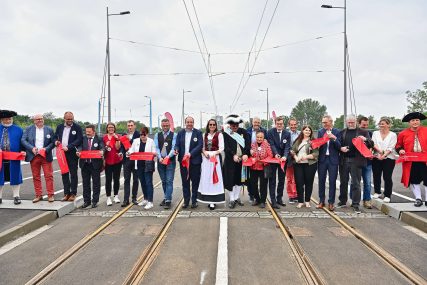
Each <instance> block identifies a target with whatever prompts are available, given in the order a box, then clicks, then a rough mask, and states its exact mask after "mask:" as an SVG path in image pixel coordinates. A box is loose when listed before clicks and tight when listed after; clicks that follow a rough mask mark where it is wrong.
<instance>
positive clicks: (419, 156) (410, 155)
mask: <svg viewBox="0 0 427 285" xmlns="http://www.w3.org/2000/svg"><path fill="white" fill-rule="evenodd" d="M408 161H411V162H425V163H427V152H407V153H405V154H404V155H401V156H399V158H398V159H397V160H396V164H398V163H402V162H408Z"/></svg>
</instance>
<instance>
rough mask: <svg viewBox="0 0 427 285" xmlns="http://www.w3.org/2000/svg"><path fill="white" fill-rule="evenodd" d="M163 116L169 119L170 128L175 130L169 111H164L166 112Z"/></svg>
mask: <svg viewBox="0 0 427 285" xmlns="http://www.w3.org/2000/svg"><path fill="white" fill-rule="evenodd" d="M165 117H166V118H167V119H168V120H169V123H170V130H171V131H172V132H173V131H174V130H175V125H174V123H173V117H172V115H171V113H169V112H166V113H165Z"/></svg>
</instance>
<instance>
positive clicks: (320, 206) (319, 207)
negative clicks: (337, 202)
mask: <svg viewBox="0 0 427 285" xmlns="http://www.w3.org/2000/svg"><path fill="white" fill-rule="evenodd" d="M323 207H325V203H319V204H317V206H316V209H323Z"/></svg>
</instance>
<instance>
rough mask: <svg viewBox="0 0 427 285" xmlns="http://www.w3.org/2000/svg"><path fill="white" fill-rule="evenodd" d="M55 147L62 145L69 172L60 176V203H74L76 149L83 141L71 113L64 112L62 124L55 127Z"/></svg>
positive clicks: (77, 161) (81, 132)
mask: <svg viewBox="0 0 427 285" xmlns="http://www.w3.org/2000/svg"><path fill="white" fill-rule="evenodd" d="M55 139H56V142H55V145H56V146H57V145H59V144H60V143H61V144H62V149H63V150H64V152H65V157H66V158H67V163H68V168H69V170H70V172H68V173H65V174H62V183H63V184H64V198H63V199H62V201H70V202H72V201H74V200H75V199H76V195H77V185H78V182H79V181H78V176H77V168H78V164H79V158H78V156H77V155H76V151H77V149H78V148H79V147H80V146H81V144H82V141H83V131H82V128H81V127H80V126H79V125H78V124H75V123H74V115H73V113H72V112H65V114H64V124H60V125H58V126H57V127H56V131H55Z"/></svg>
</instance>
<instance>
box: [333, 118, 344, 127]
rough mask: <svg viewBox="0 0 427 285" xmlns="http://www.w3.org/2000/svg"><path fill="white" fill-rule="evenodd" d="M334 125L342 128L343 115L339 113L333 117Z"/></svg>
mask: <svg viewBox="0 0 427 285" xmlns="http://www.w3.org/2000/svg"><path fill="white" fill-rule="evenodd" d="M334 127H335V128H337V129H342V128H343V127H344V115H341V116H339V117H338V118H336V119H335V121H334Z"/></svg>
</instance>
